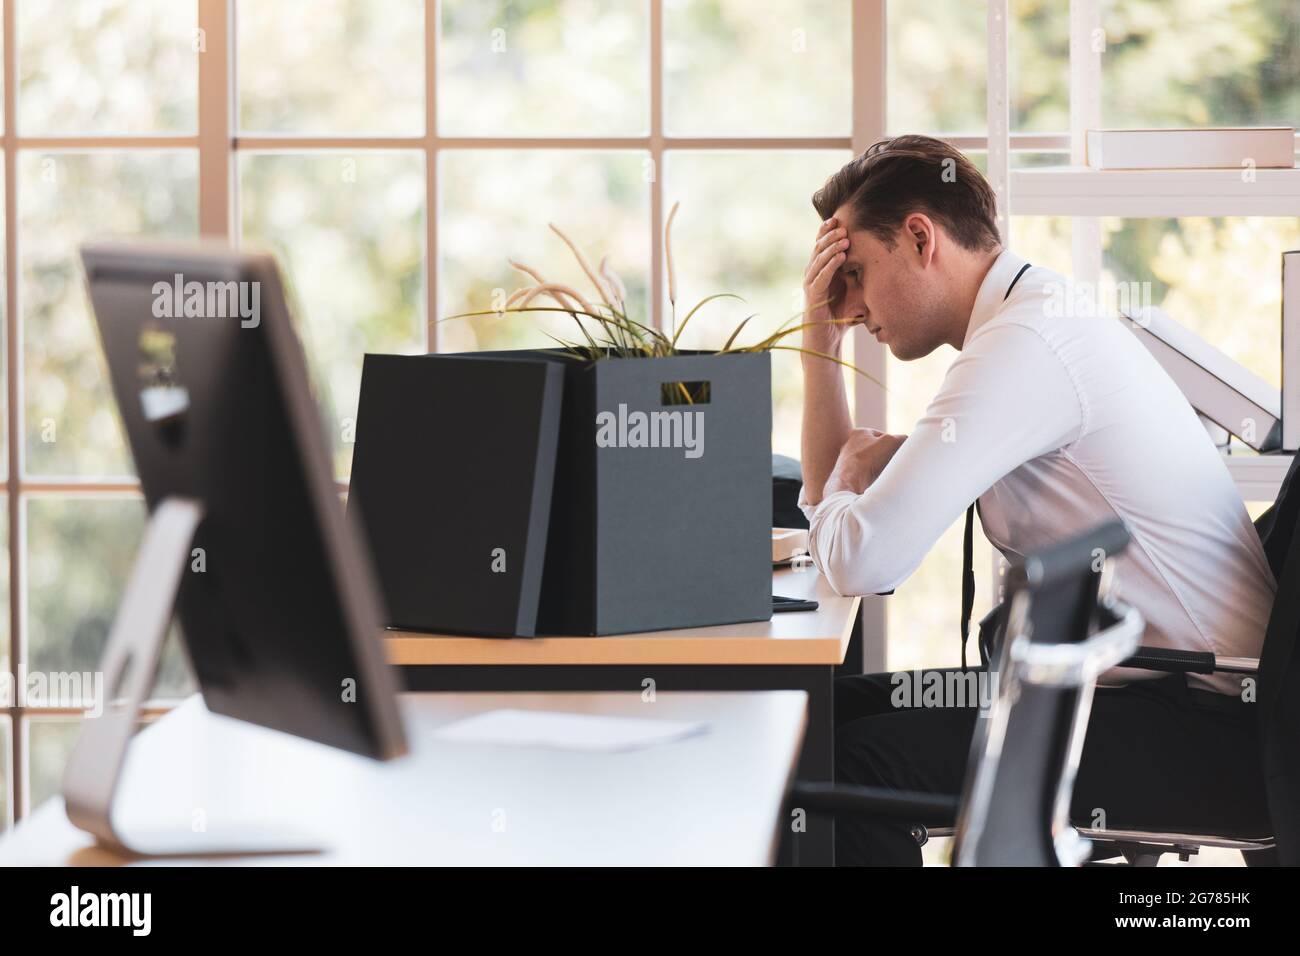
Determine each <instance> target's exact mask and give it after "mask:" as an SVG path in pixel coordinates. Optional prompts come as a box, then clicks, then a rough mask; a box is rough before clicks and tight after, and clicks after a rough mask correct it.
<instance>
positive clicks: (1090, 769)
mask: <svg viewBox="0 0 1300 956" xmlns="http://www.w3.org/2000/svg"><path fill="white" fill-rule="evenodd" d="M891 676H892V675H890V674H866V675H861V676H857V675H855V676H850V677H841V678H840V679H838V680H837V681H836V682H835V724H836V726H835V778H836V780H837V781H839V782H843V783H855V784H861V785H863V786H875V787H886V788H889V789H897V790H913V791H920V792H923V793H941V794H954V795H956V794H960V793H961V788H962V782H963V780H964V779H965V776H966V765H967V762H968V758H969V750H970V744H971V737H972V735H973V733H974V729H975V722H976V720H978V719H980V718H979V716H978V714H979V709H978V700H975V701H972V702H971V703H972V705H971V706H964V707H952V706H947V707H924V706H910V707H900V706H895V703H896V701H899V700H902V701H904V702H907V698H905V697H903V695H902V694H901V693H899V694H897V695H895V688H896V687H897V686H898V685H897V684H896V682H895V681H894V680H892V679H891ZM891 696H892V697H894V698H895V700H891ZM917 703H918V704H919V701H917ZM1256 706H1257V705H1256V704H1254V703H1248V702H1245V701H1242V700H1240V699H1239V698H1237V697H1229V696H1226V695H1222V694H1215V693H1212V692H1209V691H1201V690H1193V689H1189V688H1188V687H1187V684H1186V680H1185V678H1184V677H1182V676H1181V675H1171V676H1169V677H1163V678H1159V679H1156V680H1149V681H1141V682H1137V683H1134V684H1130V685H1129V686H1127V687H1117V688H1098V689H1097V692H1096V696H1095V698H1094V700H1093V706H1092V715H1091V718H1090V719H1089V722H1088V734H1087V737H1086V738H1085V740H1084V748H1083V756H1082V758H1081V760H1080V764H1079V773H1078V776H1077V778H1076V781H1075V787H1074V800H1073V802H1072V805H1071V817H1072V819H1073V821H1074V822H1075V823H1077V824H1080V825H1084V826H1094V825H1104V826H1106V827H1109V828H1112V829H1128V828H1136V829H1142V828H1150V829H1157V830H1175V831H1179V832H1185V833H1196V832H1198V831H1199V832H1205V831H1209V832H1213V833H1225V832H1231V833H1234V834H1236V835H1242V836H1259V835H1261V834H1267V833H1269V832H1271V830H1270V825H1269V822H1268V809H1267V805H1266V802H1265V796H1264V781H1263V771H1262V769H1261V765H1260V742H1259V730H1258V718H1257V715H1256V711H1255V707H1256ZM918 822H927V823H931V824H933V825H941V824H947V825H951V822H952V821H918ZM835 858H836V863H837V864H840V865H850V866H852V865H859V866H862V865H867V866H909V865H910V866H919V865H920V864H921V849H920V847H919V846H918V845H917V843H916V841H915V839H913V837H912V836H911V834H910V832H909V829H908V827H907V826H906V825H901V824H896V823H884V822H878V821H868V820H864V819H862V818H857V817H853V816H851V815H849V814H841V815H839V816H838V817H837V818H836V821H835Z"/></svg>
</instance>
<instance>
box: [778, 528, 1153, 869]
mask: <svg viewBox="0 0 1300 956" xmlns="http://www.w3.org/2000/svg"><path fill="white" fill-rule="evenodd" d="M1128 542H1129V535H1128V532H1127V530H1126V529H1125V528H1124V526H1123V525H1122V524H1121V523H1120V522H1110V523H1108V524H1104V525H1101V526H1100V527H1097V528H1095V529H1093V530H1092V531H1090V532H1087V533H1086V534H1083V535H1080V536H1078V537H1075V538H1072V539H1070V540H1068V541H1065V542H1063V543H1061V544H1058V545H1055V546H1054V547H1052V548H1049V549H1046V550H1044V551H1041V552H1038V553H1036V554H1032V555H1029V556H1027V557H1025V558H1024V559H1022V560H1019V561H1016V562H1014V563H1013V564H1012V566H1011V568H1010V569H1009V571H1008V574H1007V607H1008V608H1009V611H1008V614H1007V620H1006V626H1005V633H1006V635H1007V639H1006V640H1004V641H1002V642H1001V648H1000V650H999V652H998V655H997V658H996V660H995V662H994V666H993V667H992V668H991V669H990V674H991V682H992V686H993V687H994V689H995V690H994V694H993V700H992V705H991V707H990V708H989V710H988V711H987V712H985V713H981V715H980V717H979V719H978V720H977V724H976V729H975V735H974V738H973V739H972V742H971V760H970V764H969V769H968V771H967V778H966V782H965V787H964V790H963V793H962V796H961V798H960V800H959V799H957V798H955V797H952V796H948V795H930V794H915V793H904V792H898V791H892V790H882V789H880V788H873V787H855V786H847V785H833V784H830V785H828V784H796V785H795V787H794V788H793V790H792V794H791V806H795V807H801V808H803V809H805V810H806V811H808V812H820V813H834V814H839V815H844V814H848V813H853V814H859V815H863V816H869V817H873V818H876V819H890V820H898V821H900V822H906V823H910V824H912V827H913V834H914V835H916V836H917V839H918V841H919V842H922V843H923V842H924V841H925V837H926V834H927V829H926V825H927V824H928V823H939V822H944V821H951V820H952V819H953V817H954V815H955V817H956V827H955V831H952V832H955V835H956V844H955V847H954V853H953V860H954V862H955V863H956V865H958V866H1077V865H1080V864H1082V863H1083V862H1084V860H1085V859H1086V858H1087V854H1088V847H1087V843H1086V841H1083V840H1081V839H1080V838H1079V837H1078V835H1077V833H1076V831H1075V830H1074V829H1073V828H1071V826H1070V824H1069V819H1068V815H1069V808H1070V797H1071V795H1072V793H1073V789H1074V777H1075V772H1076V770H1077V769H1078V765H1079V758H1080V755H1081V754H1082V751H1083V740H1084V734H1085V732H1086V730H1087V725H1088V715H1089V713H1090V711H1091V708H1092V697H1093V690H1094V687H1095V685H1096V679H1097V676H1098V675H1099V674H1101V673H1102V672H1103V671H1105V670H1107V669H1109V668H1111V667H1114V666H1115V665H1117V664H1118V663H1119V662H1121V661H1123V660H1125V659H1126V658H1128V657H1129V656H1130V655H1131V654H1132V653H1133V652H1134V650H1135V649H1136V648H1137V646H1138V643H1139V640H1140V638H1141V634H1142V627H1143V623H1142V618H1141V616H1140V615H1139V614H1138V613H1137V611H1135V610H1133V609H1132V608H1128V607H1125V606H1122V605H1120V604H1119V603H1118V602H1115V601H1112V600H1110V599H1109V598H1107V597H1106V596H1105V595H1104V593H1103V585H1102V582H1103V578H1104V577H1105V576H1104V575H1103V574H1102V573H1099V569H1094V565H1095V562H1096V559H1097V557H1098V556H1099V555H1100V556H1104V558H1105V559H1106V561H1107V562H1108V561H1109V560H1110V559H1111V558H1113V557H1114V556H1115V555H1118V554H1120V553H1122V552H1123V550H1124V548H1125V547H1126V546H1127V545H1128ZM1103 622H1104V626H1103ZM936 832H937V831H936Z"/></svg>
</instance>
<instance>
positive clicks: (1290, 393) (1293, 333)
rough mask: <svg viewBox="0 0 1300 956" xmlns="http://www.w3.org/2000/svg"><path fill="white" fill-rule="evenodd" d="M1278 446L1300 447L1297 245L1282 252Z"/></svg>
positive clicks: (1299, 259) (1290, 449) (1299, 253)
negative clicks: (1280, 430) (1279, 436)
mask: <svg viewBox="0 0 1300 956" xmlns="http://www.w3.org/2000/svg"><path fill="white" fill-rule="evenodd" d="M1282 450H1283V451H1286V452H1293V451H1297V450H1300V249H1292V250H1291V251H1289V252H1284V253H1282Z"/></svg>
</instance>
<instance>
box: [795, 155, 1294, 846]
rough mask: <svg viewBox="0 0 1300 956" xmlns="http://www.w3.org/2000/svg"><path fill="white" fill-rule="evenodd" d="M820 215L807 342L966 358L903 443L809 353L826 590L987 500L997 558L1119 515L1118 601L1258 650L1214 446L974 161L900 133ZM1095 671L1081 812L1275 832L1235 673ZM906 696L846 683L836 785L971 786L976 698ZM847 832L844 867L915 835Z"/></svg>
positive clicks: (1248, 581)
mask: <svg viewBox="0 0 1300 956" xmlns="http://www.w3.org/2000/svg"><path fill="white" fill-rule="evenodd" d="M813 205H814V206H815V207H816V208H817V211H818V213H819V214H820V216H821V217H822V220H823V223H822V227H821V229H820V230H819V231H818V233H817V239H816V243H815V245H814V248H813V254H812V258H811V260H810V262H809V265H808V270H807V273H806V276H805V280H804V294H805V301H806V315H805V322H806V323H810V324H811V327H809V328H807V329H806V330H805V332H804V347H805V349H808V350H810V351H814V352H820V353H824V354H827V355H833V356H838V355H839V353H840V348H841V343H842V341H843V337H844V331H845V328H846V327H847V326H850V325H853V324H860V325H865V326H866V328H867V330H868V331H869V332H870V333H871V334H873V335H874V336H875V337H876V339H877V340H878V341H880V342H882V343H884V344H885V345H887V346H888V347H889V349H890V350H891V351H892V352H893V353H894V355H895V356H896V357H897V358H899V359H902V360H904V361H907V360H911V359H917V358H920V357H922V356H924V355H928V354H930V353H931V352H933V351H934V350H935V349H936V348H938V347H939V346H941V345H945V344H946V345H950V346H952V347H953V348H954V349H957V350H958V351H959V353H960V354H959V355H958V357H957V359H956V360H955V361H954V362H953V364H952V367H951V368H950V369H949V370H948V373H947V376H946V377H945V379H944V382H943V385H942V387H941V388H940V390H939V393H938V394H937V395H936V396H935V397H934V400H933V401H932V403H931V404H930V407H929V408H928V409H927V411H926V413H925V416H924V417H923V418H922V419H921V420H920V421H919V422H917V423H916V425H915V427H914V428H913V429H912V432H911V434H910V435H908V436H906V437H904V436H900V435H887V434H884V433H882V432H880V431H877V430H875V429H870V428H858V429H855V428H853V427H852V424H851V422H850V419H849V409H848V403H847V401H846V398H845V389H844V379H843V375H842V370H841V368H840V367H839V366H837V365H836V364H834V363H833V362H830V361H827V360H826V359H824V358H818V357H815V356H810V355H806V354H805V356H804V357H803V369H804V379H805V392H804V412H803V469H804V492H803V499H802V501H801V504H802V506H803V507H804V510H805V513H806V514H807V515H808V517H809V520H810V524H811V531H810V534H809V537H810V544H811V551H812V555H813V559H814V561H815V563H816V565H817V567H818V568H819V569H820V570H821V572H822V573H823V574H824V575H826V577H827V579H828V580H829V581H830V583H831V585H832V586H833V587H834V588H835V590H836V591H838V592H839V593H841V594H875V593H880V592H885V591H889V590H891V589H893V588H895V587H898V586H900V585H902V584H903V582H904V581H905V580H906V579H907V577H908V576H909V575H910V574H911V573H912V572H913V571H914V570H915V569H916V567H917V565H918V564H919V563H920V561H921V559H922V557H923V556H924V555H925V553H926V551H927V550H929V548H930V547H931V546H932V545H933V544H934V542H935V541H936V540H937V539H938V537H939V535H940V534H941V533H942V532H943V531H944V530H945V529H946V528H948V527H949V526H951V525H952V523H953V522H954V521H955V520H957V518H958V517H959V516H960V515H961V514H962V513H963V512H964V511H965V510H966V508H967V507H968V506H969V505H970V504H971V503H972V502H973V501H975V500H976V499H977V498H978V499H979V514H980V519H981V522H982V524H983V526H984V531H985V534H986V535H987V536H988V538H989V540H990V541H991V542H993V544H994V545H995V546H996V547H998V548H999V549H1000V550H1001V551H1002V552H1003V553H1004V554H1006V555H1012V554H1025V553H1028V552H1032V551H1035V550H1038V549H1040V548H1043V547H1045V546H1047V545H1049V544H1052V543H1053V542H1056V541H1059V540H1061V539H1063V538H1066V537H1068V536H1070V535H1073V534H1076V533H1079V532H1082V531H1084V530H1086V529H1088V528H1091V527H1093V526H1095V525H1097V524H1099V523H1101V522H1103V521H1108V520H1112V519H1115V518H1119V519H1121V520H1122V521H1123V522H1124V523H1125V524H1126V525H1127V526H1128V529H1129V532H1130V533H1131V535H1132V543H1131V544H1130V546H1129V548H1128V550H1127V552H1126V553H1125V554H1124V555H1123V556H1122V557H1121V558H1119V559H1118V560H1117V561H1116V574H1115V585H1116V593H1117V596H1118V597H1120V598H1121V599H1122V600H1124V601H1126V602H1127V603H1129V604H1132V605H1134V606H1135V607H1137V608H1138V609H1139V610H1140V611H1141V612H1142V615H1143V617H1144V618H1145V620H1146V633H1145V636H1144V638H1143V643H1144V644H1148V645H1155V646H1158V647H1177V648H1186V649H1191V650H1198V651H1213V652H1214V653H1216V654H1219V655H1229V656H1246V657H1257V656H1258V655H1259V651H1260V647H1261V644H1262V642H1263V634H1264V628H1265V624H1266V622H1267V619H1268V614H1269V609H1270V607H1271V605H1272V600H1273V591H1274V587H1275V585H1274V581H1273V578H1272V574H1271V572H1270V570H1269V567H1268V564H1267V562H1266V560H1265V557H1264V553H1263V550H1262V548H1261V547H1260V543H1259V539H1258V536H1257V534H1256V533H1255V530H1254V528H1253V527H1252V525H1251V523H1250V519H1249V517H1248V515H1247V514H1246V510H1245V507H1244V506H1243V504H1242V501H1241V499H1240V497H1239V496H1238V494H1237V492H1236V489H1235V488H1234V486H1233V483H1232V480H1231V478H1230V477H1229V475H1228V472H1227V469H1226V467H1225V466H1224V464H1223V461H1222V459H1221V458H1220V457H1219V455H1218V453H1217V451H1216V450H1215V448H1214V446H1213V444H1212V442H1211V441H1210V439H1209V437H1208V435H1207V434H1206V432H1205V430H1204V428H1203V427H1202V426H1201V424H1200V422H1199V420H1198V419H1197V417H1196V415H1195V414H1194V413H1193V411H1192V410H1191V408H1190V407H1189V406H1188V404H1187V402H1186V400H1185V399H1184V398H1183V396H1182V394H1181V393H1180V392H1179V391H1178V389H1177V387H1176V386H1175V385H1174V384H1173V382H1172V381H1171V380H1170V379H1169V378H1168V376H1166V375H1165V373H1164V371H1163V370H1162V369H1161V368H1160V367H1159V365H1158V364H1157V363H1156V362H1155V361H1154V359H1153V358H1152V357H1151V356H1150V355H1149V354H1148V353H1147V351H1146V350H1145V349H1144V348H1143V347H1142V345H1141V343H1139V342H1138V340H1137V339H1136V337H1135V336H1133V335H1132V334H1131V333H1130V332H1129V331H1128V330H1127V329H1125V328H1123V327H1122V326H1121V325H1120V324H1119V322H1118V320H1116V319H1114V318H1086V319H1085V318H1076V317H1060V316H1059V315H1056V316H1054V315H1053V313H1054V312H1059V311H1060V310H1059V309H1053V308H1051V304H1052V302H1053V301H1056V302H1059V301H1060V300H1061V296H1062V292H1063V290H1064V289H1065V280H1064V279H1062V278H1061V277H1060V276H1059V275H1056V274H1055V273H1053V272H1051V271H1049V270H1047V269H1044V268H1041V267H1035V266H1032V265H1029V264H1028V263H1026V262H1025V260H1023V259H1021V258H1020V257H1018V256H1017V255H1015V253H1013V252H1010V251H1008V250H1004V249H1003V248H1002V246H1001V243H1000V240H999V236H998V231H997V226H996V221H995V200H994V196H993V192H992V190H991V189H990V188H989V185H988V183H987V182H985V180H984V178H983V177H982V176H981V175H980V173H979V171H978V170H976V169H975V167H974V166H972V165H971V164H970V162H969V161H968V160H967V159H966V158H965V157H964V156H963V155H962V154H961V153H960V152H958V151H957V150H956V149H953V148H952V147H950V146H948V145H946V144H944V143H942V142H940V141H938V140H934V139H930V138H928V137H923V136H900V137H897V138H895V139H892V140H886V141H882V142H880V143H877V144H876V145H874V146H873V147H872V148H871V149H869V150H867V152H866V153H864V154H863V155H862V156H860V157H858V158H857V159H855V160H853V161H852V162H850V163H849V164H848V165H847V166H845V167H844V168H843V169H841V170H840V171H839V172H838V173H836V174H835V175H833V176H831V178H830V179H829V180H828V181H827V182H826V185H825V186H823V187H822V189H820V190H819V191H818V192H817V194H816V195H815V196H814V197H813ZM958 584H959V582H956V581H954V582H953V585H954V588H956V587H957V586H958ZM953 633H954V640H956V637H955V635H956V634H957V627H956V626H955V622H954V628H953ZM895 639H896V640H906V639H907V635H906V633H905V632H904V633H903V634H899V635H896V636H895ZM1103 684H1105V685H1108V686H1104V687H1103V688H1101V689H1099V691H1098V694H1097V698H1096V701H1095V703H1094V705H1093V712H1092V718H1091V722H1090V724H1089V729H1088V735H1087V740H1086V744H1085V747H1084V751H1083V757H1082V762H1081V766H1080V770H1079V775H1078V779H1077V782H1076V784H1075V799H1074V805H1073V808H1072V812H1073V814H1074V816H1075V819H1076V820H1078V821H1079V822H1081V823H1084V824H1088V825H1099V824H1100V825H1104V826H1108V827H1111V828H1116V829H1119V828H1125V827H1143V826H1153V827H1154V826H1160V827H1163V828H1169V827H1176V828H1179V829H1182V830H1184V831H1187V832H1196V831H1197V830H1198V829H1202V828H1206V827H1210V826H1212V825H1213V826H1224V825H1228V826H1239V827H1241V828H1243V829H1245V830H1254V831H1255V832H1258V833H1262V832H1269V831H1268V816H1267V810H1266V807H1265V801H1264V790H1263V782H1262V772H1261V770H1260V766H1259V741H1258V737H1257V727H1256V715H1255V713H1254V711H1253V709H1252V704H1251V703H1250V702H1249V701H1250V700H1253V696H1252V695H1250V694H1248V693H1245V694H1244V693H1243V688H1242V685H1241V684H1240V682H1238V681H1236V680H1234V679H1232V678H1231V677H1230V676H1229V677H1226V678H1214V679H1208V680H1207V679H1202V678H1192V679H1185V678H1183V677H1182V676H1168V677H1162V676H1161V675H1153V674H1150V673H1145V672H1137V671H1132V670H1130V671H1127V672H1125V671H1122V670H1121V671H1116V672H1113V673H1112V674H1108V675H1106V679H1105V680H1104V681H1103ZM895 686H896V685H895V684H894V683H893V682H892V681H891V680H890V679H889V675H869V676H862V677H849V678H845V679H843V680H841V681H840V682H838V684H837V686H836V688H835V695H836V700H835V705H836V723H837V726H836V774H837V778H838V779H839V780H841V781H847V782H852V783H858V784H864V785H871V786H883V787H889V788H896V789H901V790H914V791H923V792H932V793H951V794H956V793H959V792H960V790H961V785H962V780H963V777H964V774H965V770H966V761H967V755H968V748H969V746H970V740H971V735H972V732H973V729H974V725H975V721H976V720H977V714H978V708H977V706H972V705H970V704H971V702H965V703H967V704H968V706H953V704H955V703H956V702H945V703H947V704H948V706H943V707H937V708H936V707H923V706H920V703H919V702H913V703H914V704H915V706H913V707H910V708H901V707H896V706H894V705H893V703H892V702H891V695H892V692H893V691H894V689H895ZM1243 698H1246V699H1243ZM975 703H977V702H975ZM836 832H837V838H836V843H837V859H838V860H839V861H841V862H844V863H867V864H919V863H920V849H919V847H918V846H917V844H916V842H915V840H914V839H913V838H912V837H911V836H910V835H909V833H908V831H907V829H906V828H905V827H901V826H897V825H892V824H887V823H871V822H864V821H861V820H857V819H854V818H851V817H848V816H845V817H843V818H841V819H840V820H838V821H837V826H836Z"/></svg>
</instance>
